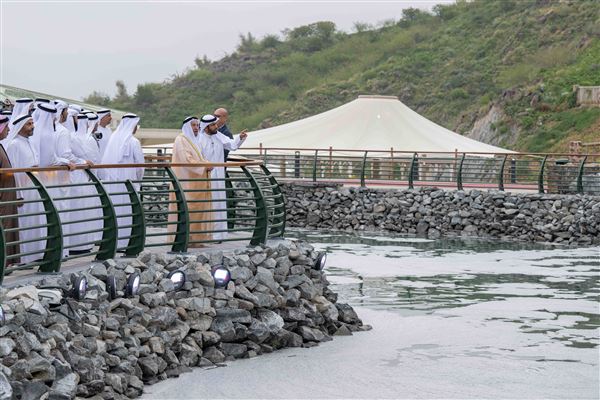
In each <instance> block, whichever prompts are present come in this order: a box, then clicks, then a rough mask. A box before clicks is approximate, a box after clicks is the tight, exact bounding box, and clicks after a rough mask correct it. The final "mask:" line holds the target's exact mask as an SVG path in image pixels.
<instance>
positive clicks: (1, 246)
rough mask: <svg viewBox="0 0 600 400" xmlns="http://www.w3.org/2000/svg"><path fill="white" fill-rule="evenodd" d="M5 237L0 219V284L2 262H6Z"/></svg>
mask: <svg viewBox="0 0 600 400" xmlns="http://www.w3.org/2000/svg"><path fill="white" fill-rule="evenodd" d="M5 248H6V238H5V237H4V229H3V228H2V221H0V285H2V281H3V280H4V264H6V251H5Z"/></svg>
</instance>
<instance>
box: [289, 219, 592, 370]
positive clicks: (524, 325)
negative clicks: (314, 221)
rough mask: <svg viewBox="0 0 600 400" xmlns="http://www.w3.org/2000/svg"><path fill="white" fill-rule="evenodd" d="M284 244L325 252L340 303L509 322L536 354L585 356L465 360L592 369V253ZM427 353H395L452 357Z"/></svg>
mask: <svg viewBox="0 0 600 400" xmlns="http://www.w3.org/2000/svg"><path fill="white" fill-rule="evenodd" d="M289 236H295V237H297V238H303V239H307V240H309V241H310V242H311V243H312V244H313V245H314V246H315V248H317V249H318V250H326V251H327V252H328V253H329V255H328V264H327V267H326V270H327V273H328V277H329V280H330V281H331V282H332V284H333V285H334V287H333V289H334V290H335V291H337V292H338V293H339V294H340V298H341V299H343V300H344V301H347V302H348V303H350V304H352V305H356V306H363V307H369V308H374V309H386V310H394V311H396V312H398V313H400V314H402V315H405V316H409V315H425V316H431V317H436V318H464V319H465V323H468V324H482V325H484V326H487V325H490V324H496V323H502V324H511V325H510V326H513V327H516V328H517V333H516V334H528V335H529V336H528V337H529V338H534V343H533V344H532V343H528V344H527V347H536V346H540V347H543V346H546V343H547V341H550V342H551V343H554V344H560V345H562V346H566V347H567V348H578V349H593V350H588V351H590V352H591V353H590V354H587V353H586V354H585V355H582V354H580V355H579V356H578V357H577V356H576V357H574V358H570V357H566V358H565V357H564V356H563V357H559V358H555V357H546V356H540V355H530V354H527V352H522V351H519V349H518V348H510V349H494V351H493V352H492V353H490V351H491V350H490V349H470V350H469V354H470V356H481V357H493V356H494V354H496V353H498V354H503V355H504V356H506V355H507V354H509V355H510V357H522V358H525V359H526V358H530V359H535V360H536V361H569V362H582V363H587V362H591V363H592V364H593V365H596V366H597V365H598V360H597V358H598V349H597V346H598V345H599V344H600V343H599V332H600V310H599V304H600V303H599V301H600V248H598V247H587V248H578V249H574V248H569V247H565V246H554V245H543V244H531V243H511V242H501V241H490V240H475V239H469V240H463V239H458V238H455V239H440V240H435V241H434V240H427V239H419V238H411V237H402V236H392V235H389V234H388V235H386V236H377V235H375V234H373V233H362V234H361V233H339V232H315V231H302V230H297V231H291V232H290V233H289ZM490 326H491V325H490ZM375 328H376V327H375ZM423 346H424V347H423ZM515 347H518V345H517V344H515ZM436 348H437V346H436V345H432V344H415V345H412V346H410V347H409V348H407V349H402V350H401V351H399V353H401V352H404V351H410V352H412V353H414V354H420V353H422V352H423V351H425V352H426V353H427V357H442V356H449V354H452V351H448V349H446V350H444V351H442V350H440V349H437V350H435V349H436ZM494 352H495V353H494ZM521 353H522V354H521ZM444 354H445V355H444ZM578 354H579V353H578ZM455 356H456V354H455ZM590 360H595V361H590ZM390 362H393V360H392V361H390Z"/></svg>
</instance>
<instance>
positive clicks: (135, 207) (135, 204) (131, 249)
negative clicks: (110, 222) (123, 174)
mask: <svg viewBox="0 0 600 400" xmlns="http://www.w3.org/2000/svg"><path fill="white" fill-rule="evenodd" d="M125 189H126V190H127V193H129V201H130V202H131V214H132V215H131V225H132V226H131V237H130V238H129V243H128V244H127V249H125V255H126V256H128V257H132V256H137V255H138V254H140V253H141V252H142V251H144V245H145V244H146V221H145V217H144V207H142V201H141V200H140V197H139V196H138V194H137V192H136V191H135V187H134V186H133V183H131V181H130V180H129V179H127V180H126V181H125ZM117 217H118V216H117Z"/></svg>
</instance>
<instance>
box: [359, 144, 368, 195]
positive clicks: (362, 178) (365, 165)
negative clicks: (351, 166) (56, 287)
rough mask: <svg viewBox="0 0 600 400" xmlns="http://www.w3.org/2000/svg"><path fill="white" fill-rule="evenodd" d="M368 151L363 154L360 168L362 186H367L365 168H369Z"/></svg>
mask: <svg viewBox="0 0 600 400" xmlns="http://www.w3.org/2000/svg"><path fill="white" fill-rule="evenodd" d="M367 153H368V151H365V155H364V156H363V162H362V168H361V170H360V187H365V186H366V184H365V170H366V169H367Z"/></svg>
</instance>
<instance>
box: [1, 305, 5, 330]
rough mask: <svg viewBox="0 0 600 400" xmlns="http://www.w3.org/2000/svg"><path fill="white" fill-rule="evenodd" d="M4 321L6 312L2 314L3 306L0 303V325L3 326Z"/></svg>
mask: <svg viewBox="0 0 600 400" xmlns="http://www.w3.org/2000/svg"><path fill="white" fill-rule="evenodd" d="M5 323H6V314H4V308H2V306H1V305H0V326H4V324H5Z"/></svg>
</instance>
